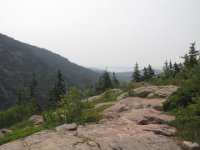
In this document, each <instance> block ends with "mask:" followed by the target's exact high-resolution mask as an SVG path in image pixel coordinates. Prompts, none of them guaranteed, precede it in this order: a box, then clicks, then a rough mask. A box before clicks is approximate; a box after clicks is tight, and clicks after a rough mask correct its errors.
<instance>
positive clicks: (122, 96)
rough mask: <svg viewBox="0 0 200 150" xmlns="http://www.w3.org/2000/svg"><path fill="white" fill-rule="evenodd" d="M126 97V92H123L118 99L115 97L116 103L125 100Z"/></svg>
mask: <svg viewBox="0 0 200 150" xmlns="http://www.w3.org/2000/svg"><path fill="white" fill-rule="evenodd" d="M127 95H128V92H125V93H123V94H121V95H120V96H118V97H117V100H118V101H119V100H122V99H124V98H126V97H127Z"/></svg>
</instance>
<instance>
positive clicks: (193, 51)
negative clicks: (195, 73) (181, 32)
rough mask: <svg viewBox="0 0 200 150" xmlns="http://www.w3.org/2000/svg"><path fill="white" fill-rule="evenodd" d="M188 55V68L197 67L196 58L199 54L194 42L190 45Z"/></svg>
mask: <svg viewBox="0 0 200 150" xmlns="http://www.w3.org/2000/svg"><path fill="white" fill-rule="evenodd" d="M188 53H189V64H190V67H191V68H192V67H194V66H195V65H197V63H198V61H197V57H198V55H199V52H198V51H197V50H196V48H195V42H194V43H191V46H190V50H189V52H188Z"/></svg>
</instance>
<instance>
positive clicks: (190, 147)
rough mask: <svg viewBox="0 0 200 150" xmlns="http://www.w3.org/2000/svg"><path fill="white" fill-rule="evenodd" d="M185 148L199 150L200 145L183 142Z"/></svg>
mask: <svg viewBox="0 0 200 150" xmlns="http://www.w3.org/2000/svg"><path fill="white" fill-rule="evenodd" d="M183 147H185V148H187V149H188V150H199V149H200V146H199V144H198V143H193V142H189V141H183Z"/></svg>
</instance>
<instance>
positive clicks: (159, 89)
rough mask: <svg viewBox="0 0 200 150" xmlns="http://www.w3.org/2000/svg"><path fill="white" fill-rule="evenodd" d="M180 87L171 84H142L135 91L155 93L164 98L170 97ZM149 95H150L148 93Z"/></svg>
mask: <svg viewBox="0 0 200 150" xmlns="http://www.w3.org/2000/svg"><path fill="white" fill-rule="evenodd" d="M177 89H178V87H177V86H174V85H169V86H142V87H139V88H136V89H134V92H136V93H138V94H140V93H149V94H151V95H152V94H153V95H154V94H155V95H158V96H160V97H163V98H168V97H169V96H170V95H171V94H172V93H173V92H175V91H176V90H177ZM148 96H149V95H148Z"/></svg>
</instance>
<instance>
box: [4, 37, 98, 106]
mask: <svg viewBox="0 0 200 150" xmlns="http://www.w3.org/2000/svg"><path fill="white" fill-rule="evenodd" d="M58 70H60V71H61V73H62V75H63V79H64V81H65V82H66V85H67V88H69V87H72V86H77V87H83V86H84V84H85V83H87V84H94V83H95V82H96V81H97V79H98V77H99V74H98V73H96V72H94V71H92V70H90V69H87V68H84V67H81V66H79V65H76V64H74V63H71V62H70V61H69V60H68V59H66V58H64V57H61V56H60V55H57V54H54V53H52V52H50V51H48V50H46V49H43V48H39V47H36V46H32V45H29V44H25V43H22V42H19V41H16V40H15V39H12V38H10V37H7V36H5V35H3V34H0V109H2V108H5V107H7V106H9V105H11V104H13V103H14V102H15V101H16V95H17V91H22V93H27V92H26V91H27V88H28V87H29V85H30V82H31V80H32V76H33V75H34V76H35V78H36V80H37V83H38V84H37V91H38V93H37V97H38V98H37V100H38V101H39V103H40V104H41V105H44V104H45V103H46V99H47V92H48V90H49V89H50V88H52V86H53V84H54V80H55V79H56V73H57V71H58ZM25 96H26V95H25Z"/></svg>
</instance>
